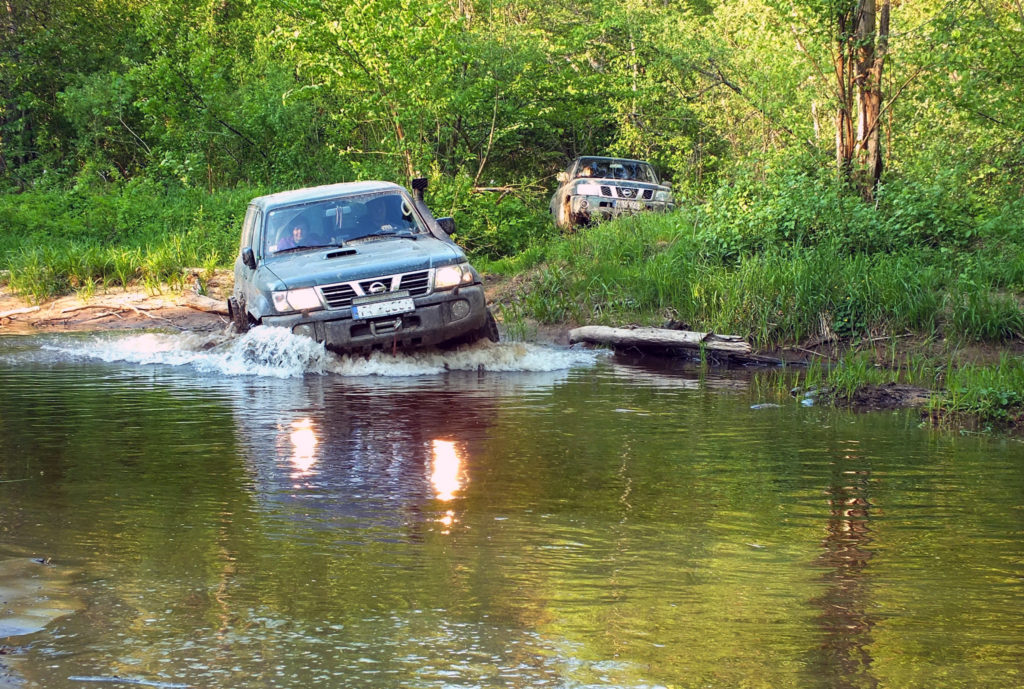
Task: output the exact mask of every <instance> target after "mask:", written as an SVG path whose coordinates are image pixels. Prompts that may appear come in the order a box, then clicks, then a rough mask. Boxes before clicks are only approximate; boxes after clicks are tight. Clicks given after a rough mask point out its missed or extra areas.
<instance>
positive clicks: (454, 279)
mask: <svg viewBox="0 0 1024 689" xmlns="http://www.w3.org/2000/svg"><path fill="white" fill-rule="evenodd" d="M472 283H473V271H472V269H470V267H469V264H468V263H457V264H455V265H451V266H441V267H440V268H438V269H436V270H435V271H434V289H451V288H452V287H458V286H459V285H469V284H472Z"/></svg>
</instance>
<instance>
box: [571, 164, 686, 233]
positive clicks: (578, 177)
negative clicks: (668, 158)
mask: <svg viewBox="0 0 1024 689" xmlns="http://www.w3.org/2000/svg"><path fill="white" fill-rule="evenodd" d="M558 182H559V184H558V189H556V190H555V194H554V196H552V197H551V215H552V216H553V217H554V219H555V224H557V225H558V226H559V227H561V228H565V229H568V228H571V227H574V226H576V225H586V224H588V223H590V222H592V221H595V220H603V219H607V218H613V217H616V216H619V215H623V214H632V213H637V212H640V211H668V210H672V209H673V208H675V204H674V203H673V201H672V191H671V185H670V184H668V183H667V182H662V181H661V180H660V179H659V178H658V175H657V173H656V172H655V171H654V167H653V166H652V165H651V164H650V163H648V162H646V161H643V160H631V159H628V158H601V157H596V156H585V157H582V158H577V159H576V160H574V161H573V162H572V164H570V165H569V167H568V168H566V170H565V171H564V172H560V173H558Z"/></svg>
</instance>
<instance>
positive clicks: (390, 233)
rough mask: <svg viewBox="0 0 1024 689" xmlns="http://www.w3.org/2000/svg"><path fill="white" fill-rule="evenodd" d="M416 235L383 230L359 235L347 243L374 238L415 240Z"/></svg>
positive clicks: (408, 231) (410, 231) (409, 232)
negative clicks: (406, 238)
mask: <svg viewBox="0 0 1024 689" xmlns="http://www.w3.org/2000/svg"><path fill="white" fill-rule="evenodd" d="M416 236H417V235H416V233H415V232H413V231H412V230H383V231H381V232H370V233H369V234H361V235H359V236H358V237H352V238H351V239H349V240H348V241H350V242H354V241H356V240H359V239H372V238H374V237H408V238H411V239H415V238H416Z"/></svg>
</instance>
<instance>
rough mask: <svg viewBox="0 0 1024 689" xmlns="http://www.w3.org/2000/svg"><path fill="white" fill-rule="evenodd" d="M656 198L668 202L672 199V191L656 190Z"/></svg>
mask: <svg viewBox="0 0 1024 689" xmlns="http://www.w3.org/2000/svg"><path fill="white" fill-rule="evenodd" d="M654 200H655V201H661V202H663V203H668V202H669V201H671V200H672V192H670V191H656V192H654Z"/></svg>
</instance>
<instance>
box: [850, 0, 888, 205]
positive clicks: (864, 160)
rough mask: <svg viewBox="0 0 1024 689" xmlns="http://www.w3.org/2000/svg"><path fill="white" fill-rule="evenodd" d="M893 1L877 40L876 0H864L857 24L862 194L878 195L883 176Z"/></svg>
mask: <svg viewBox="0 0 1024 689" xmlns="http://www.w3.org/2000/svg"><path fill="white" fill-rule="evenodd" d="M889 2H890V0H882V6H881V9H880V10H879V12H878V30H877V37H878V38H877V42H876V40H875V36H876V32H875V0H862V1H861V7H862V11H861V13H860V21H859V22H858V26H857V38H858V46H859V47H858V50H857V87H858V94H857V96H858V98H857V101H858V103H857V106H858V107H857V160H858V167H859V169H860V174H861V176H862V179H861V180H859V181H860V188H861V194H862V195H863V196H864V198H865V200H868V201H870V200H872V199H873V198H874V193H875V189H876V188H877V186H878V182H879V180H880V179H881V177H882V168H883V158H882V146H881V140H882V137H881V133H882V127H881V121H880V118H881V114H882V69H883V67H884V65H885V58H886V53H887V52H888V49H889Z"/></svg>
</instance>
